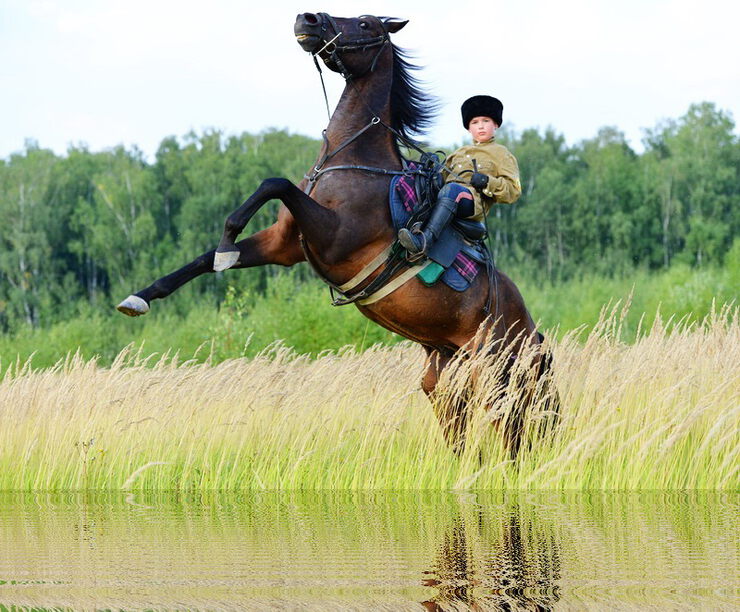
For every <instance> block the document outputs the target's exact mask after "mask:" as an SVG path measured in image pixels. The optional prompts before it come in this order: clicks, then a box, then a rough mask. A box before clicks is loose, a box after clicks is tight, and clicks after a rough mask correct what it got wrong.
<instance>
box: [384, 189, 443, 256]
mask: <svg viewBox="0 0 740 612" xmlns="http://www.w3.org/2000/svg"><path fill="white" fill-rule="evenodd" d="M456 212H457V202H455V200H453V199H452V198H444V197H442V198H439V200H437V203H436V204H435V205H434V208H433V209H432V214H431V215H430V217H429V221H427V224H426V227H425V228H424V229H423V230H420V229H418V228H415V227H414V228H411V229H408V228H405V227H404V228H401V229H400V230H399V231H398V241H399V242H400V243H401V246H403V248H404V249H406V250H407V251H408V252H409V253H411V254H412V255H416V254H418V253H427V252H428V251H429V247H431V246H432V244H434V242H435V241H436V240H437V239H438V238H439V236H440V234H442V230H444V228H445V227H446V226H447V224H448V223H449V222H450V220H451V219H452V217H454V216H455V213H456Z"/></svg>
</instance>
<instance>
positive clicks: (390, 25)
mask: <svg viewBox="0 0 740 612" xmlns="http://www.w3.org/2000/svg"><path fill="white" fill-rule="evenodd" d="M378 19H380V21H382V22H383V25H384V26H385V29H386V30H387V31H388V33H389V34H395V33H396V32H398V30H400V29H401V28H402V27H403V26H405V25H406V24H407V23H408V22H409V20H408V19H399V18H398V17H378Z"/></svg>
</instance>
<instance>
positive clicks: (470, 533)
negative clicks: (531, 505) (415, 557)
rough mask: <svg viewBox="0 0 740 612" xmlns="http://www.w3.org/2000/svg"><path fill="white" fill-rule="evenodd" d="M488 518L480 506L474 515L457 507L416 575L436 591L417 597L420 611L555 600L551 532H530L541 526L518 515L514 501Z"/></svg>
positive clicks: (522, 606) (534, 605)
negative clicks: (430, 559)
mask: <svg viewBox="0 0 740 612" xmlns="http://www.w3.org/2000/svg"><path fill="white" fill-rule="evenodd" d="M466 518H468V520H466ZM490 518H491V516H490V514H486V515H485V516H484V512H483V510H482V509H480V510H479V511H478V513H477V516H475V517H472V516H471V517H464V516H463V514H462V512H458V514H457V516H455V518H454V519H453V520H452V523H451V525H450V527H449V528H448V529H447V530H446V531H445V533H444V535H443V537H442V541H441V544H440V546H439V551H438V553H437V556H436V558H435V561H434V565H433V567H432V569H431V570H429V571H427V572H425V574H426V576H427V577H425V578H424V579H423V580H422V585H424V586H429V587H434V588H436V589H437V591H438V593H437V595H436V596H435V597H433V598H431V599H429V600H426V601H423V602H421V604H422V606H424V608H425V609H426V610H431V611H441V610H476V611H477V610H537V611H545V610H552V609H553V608H554V606H555V604H556V603H557V602H558V601H559V600H560V595H559V587H558V585H557V581H558V580H559V579H560V548H559V545H558V543H557V541H556V539H555V537H554V534H552V533H548V534H545V535H543V534H542V533H537V535H536V536H535V533H536V532H541V531H542V529H541V527H543V526H542V525H537V527H539V528H540V529H535V525H534V524H533V521H531V520H526V519H523V518H522V515H521V513H520V509H519V506H518V505H516V506H514V507H511V508H509V509H507V512H506V514H505V515H504V516H502V517H501V519H500V521H496V520H494V521H490ZM487 521H488V522H489V524H486V522H487ZM523 521H524V525H522V522H523Z"/></svg>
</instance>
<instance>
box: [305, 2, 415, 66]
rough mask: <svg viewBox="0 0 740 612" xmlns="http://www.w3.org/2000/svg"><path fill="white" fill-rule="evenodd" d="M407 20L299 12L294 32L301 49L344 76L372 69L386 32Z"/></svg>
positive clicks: (396, 30) (394, 29)
mask: <svg viewBox="0 0 740 612" xmlns="http://www.w3.org/2000/svg"><path fill="white" fill-rule="evenodd" d="M407 23H408V21H407V20H403V19H396V18H395V17H375V16H373V15H363V16H361V17H353V18H344V17H332V16H331V15H329V14H327V13H302V14H300V15H298V17H297V18H296V21H295V26H294V31H295V36H296V39H297V40H298V44H299V45H300V46H301V48H302V49H303V50H304V51H307V52H308V53H312V54H314V55H318V56H319V57H320V58H321V59H322V60H323V61H324V63H325V64H326V66H327V67H328V68H329V69H330V70H333V71H334V72H339V73H340V74H341V75H342V76H343V77H344V78H345V79H347V78H350V77H360V76H362V75H364V74H366V73H368V72H372V70H373V69H374V68H375V65H376V63H377V61H378V58H379V57H380V53H381V52H382V50H383V47H384V46H385V45H386V44H389V43H390V39H389V34H393V33H394V32H398V31H399V30H400V29H401V28H402V27H403V26H405V25H406V24H407Z"/></svg>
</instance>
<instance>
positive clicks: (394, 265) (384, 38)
mask: <svg viewBox="0 0 740 612" xmlns="http://www.w3.org/2000/svg"><path fill="white" fill-rule="evenodd" d="M318 15H319V16H320V17H321V40H320V42H322V43H324V45H323V47H321V49H319V50H318V51H316V52H313V53H312V56H313V62H314V66H316V70H317V71H318V73H319V78H320V79H321V89H322V91H323V94H324V103H325V104H326V114H327V116H328V117H329V121H330V122H331V114H330V111H329V98H328V96H327V94H326V86H325V84H324V74H323V72H322V70H321V65H320V64H319V61H318V59H317V58H318V57H320V55H319V54H320V53H322V52H324V51H326V52H327V53H328V61H329V62H332V63H333V64H334V66H336V67H337V69H338V71H339V73H340V74H341V75H342V77H343V78H344V80H345V82H346V83H347V86H349V87H352V86H353V83H352V81H353V80H354V79H356V78H358V77H362V76H365V75H366V74H370V73H372V72H374V71H375V67H376V65H377V63H378V59H379V58H380V54H381V53H382V51H383V49H384V48H385V45H386V44H387V43H390V37H389V36H388V31H387V30H386V28H385V24H383V22H382V21H381V20H380V19H378V18H377V17H374V18H375V19H377V20H378V22H379V23H380V25H381V27H382V29H383V33H382V34H380V35H379V36H375V37H372V38H367V39H360V40H357V41H353V42H351V43H346V44H338V43H337V41H338V40H339V38H340V36H341V31H340V30H339V28H338V27H337V25H336V22H335V21H334V18H333V17H332V16H331V15H329V14H328V13H318ZM368 16H369V15H368ZM327 24H329V25H331V27H332V29H333V30H334V37H333V38H331V39H330V40H328V41H327V40H326V34H327ZM372 47H378V51H377V52H376V53H375V56H374V57H373V59H372V62H371V63H370V66H369V68H368V69H367V70H365V71H364V72H363V73H362V74H359V75H355V74H352V73H351V72H350V71H349V70H348V69H347V68H346V66H345V65H344V62H343V61H342V58H341V56H340V55H339V52H340V51H356V50H363V51H364V50H366V49H368V48H372ZM322 59H323V58H322ZM360 99H361V100H362V102H363V104H364V105H365V106H366V107H367V109H368V110H369V111H370V115H371V119H370V122H369V123H368V124H366V125H365V126H364V127H362V128H360V129H359V130H358V131H356V132H355V133H354V134H352V135H351V136H350V137H349V138H347V139H345V141H344V142H343V143H342V144H340V145H339V146H338V147H337V148H336V149H334V150H333V151H331V152H330V151H329V139H328V138H327V136H326V129H324V130H323V131H322V132H321V136H322V138H323V140H324V151H325V152H324V154H323V155H322V157H321V159H320V160H319V161H318V162H317V163H316V165H315V166H314V168H313V170H312V171H311V173H310V174H305V175H304V177H303V178H304V179H306V181H307V182H306V186H305V188H304V190H303V191H304V193H306V194H307V195H308V194H310V193H311V191H313V188H314V187H315V186H316V183H317V182H318V180H319V179H320V178H321V177H322V176H323V175H324V174H326V173H327V172H333V171H335V170H360V171H364V172H371V173H376V174H382V175H390V176H393V175H401V174H418V175H424V174H425V173H429V175H430V181H431V176H433V174H434V173H436V172H438V171H439V169H440V166H444V163H439V162H435V163H434V164H433V167H430V168H427V170H426V172H425V171H424V170H423V169H422V167H421V166H417V168H418V169H415V170H410V169H408V168H404V169H403V170H393V169H389V168H377V167H373V166H364V165H360V164H343V165H338V166H328V167H326V168H325V167H324V165H325V164H326V163H327V162H328V161H329V160H330V159H332V158H333V157H334V156H336V155H337V154H338V153H339V152H340V151H342V150H343V149H345V148H346V147H348V146H349V145H350V144H351V143H353V142H354V141H355V140H357V139H358V138H359V137H360V136H362V135H363V134H364V133H365V132H366V131H367V130H369V129H370V128H371V127H373V126H374V125H378V124H380V125H382V126H383V127H384V128H385V129H386V130H387V131H389V132H390V133H391V134H393V136H395V138H396V139H397V141H398V142H401V143H403V144H404V145H405V146H406V147H408V148H410V149H414V150H415V151H417V152H418V153H420V154H421V159H422V160H430V159H433V158H434V157H435V156H430V154H429V153H427V152H426V151H424V150H423V149H422V148H421V147H419V146H418V145H417V144H416V143H415V142H414V141H413V140H411V139H409V138H407V137H405V136H404V135H403V134H401V133H400V132H399V131H398V130H396V129H395V128H394V127H393V126H391V125H388V124H387V123H385V122H384V121H383V120H382V119H381V118H380V117H379V116H378V113H376V112H375V110H374V109H373V108H372V107H371V106H370V105H369V104H368V103H367V101H366V100H365V99H364V98H362V97H361V96H360ZM404 165H405V164H404ZM447 170H448V172H450V173H451V174H453V175H455V176H456V177H457V178H461V177H460V176H459V175H457V174H456V173H455V172H454V171H453V170H452V169H451V168H447ZM487 225H488V222H487V220H486V230H487V229H488V227H487ZM486 233H488V232H487V231H486ZM300 241H301V247H302V248H303V252H304V253H305V255H306V259H307V260H308V262H309V264H310V265H311V267H312V268H313V269H314V271H315V272H316V273H317V274H318V276H319V278H321V279H322V280H323V281H324V282H325V283H326V284H327V285H329V289H330V291H331V295H332V305H333V306H344V305H346V304H352V303H354V302H358V303H359V304H361V305H365V304H372V303H374V302H376V301H378V300H380V299H382V298H383V297H385V296H386V295H388V294H389V293H391V292H392V291H394V290H395V289H396V288H398V287H400V286H401V285H402V284H404V283H405V282H406V281H407V280H409V279H410V278H411V277H412V276H415V275H416V274H418V273H419V272H420V271H421V270H422V269H423V268H425V267H426V266H427V265H429V264H430V263H431V260H427V261H426V262H424V263H422V264H421V265H420V266H414V265H411V267H410V268H409V267H408V266H409V263H410V262H408V261H407V260H406V258H405V257H403V256H402V250H401V249H399V248H398V247H399V244H398V241H397V240H396V241H394V242H393V243H391V245H390V246H389V247H388V248H387V249H385V250H384V251H382V252H381V253H379V254H378V255H377V256H376V257H375V258H374V259H373V261H371V262H370V263H369V264H368V265H366V266H365V267H364V268H363V269H362V270H361V271H360V272H359V273H358V274H357V275H355V277H354V278H352V279H350V280H349V281H347V282H346V283H343V284H342V285H341V286H338V285H335V284H334V283H332V282H331V281H329V280H328V279H327V278H325V277H324V275H323V274H322V273H321V271H320V268H319V267H318V265H317V262H316V261H315V260H314V258H313V256H312V254H311V252H310V250H309V249H308V245H307V244H306V242H305V240H304V239H303V236H301V238H300ZM383 265H384V266H385V267H384V268H383V270H381V272H380V273H379V274H378V275H377V276H376V277H375V278H374V279H373V280H371V281H370V282H369V283H368V284H367V285H366V286H365V287H364V288H363V289H361V290H360V291H358V292H357V293H355V294H354V295H349V296H348V295H347V293H348V292H350V291H352V290H353V289H355V288H356V287H358V286H359V285H361V284H362V282H363V281H365V280H366V279H367V278H368V277H369V276H370V274H372V273H373V272H375V271H376V270H377V269H378V268H380V267H381V266H383ZM404 268H406V271H405V272H403V273H402V274H400V275H399V276H397V277H396V278H395V279H394V280H391V278H392V277H393V276H394V275H396V274H397V273H398V272H400V271H401V270H403V269H404ZM487 273H488V279H489V283H488V298H487V300H486V304H485V306H484V312H486V313H490V309H491V302H492V298H493V293H494V291H495V294H496V296H498V278H497V275H496V270H495V268H494V267H493V264H492V260H491V259H490V258H489V263H488V265H487ZM492 278H493V280H494V282H495V290H494V288H493V287H492V283H491V280H492ZM335 293H338V294H339V297H337V296H336V295H335ZM498 302H499V300H498V299H496V314H498Z"/></svg>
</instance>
